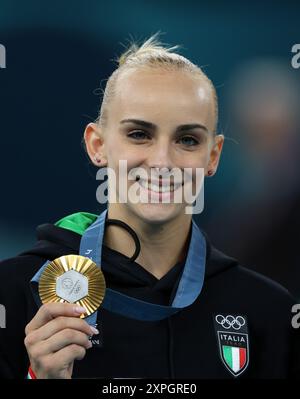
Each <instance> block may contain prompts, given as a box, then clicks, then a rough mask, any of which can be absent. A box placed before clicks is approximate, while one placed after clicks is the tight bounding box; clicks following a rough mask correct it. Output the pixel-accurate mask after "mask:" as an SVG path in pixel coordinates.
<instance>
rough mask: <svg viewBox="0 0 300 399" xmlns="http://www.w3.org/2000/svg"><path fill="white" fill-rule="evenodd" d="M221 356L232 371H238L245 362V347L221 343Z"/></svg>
mask: <svg viewBox="0 0 300 399" xmlns="http://www.w3.org/2000/svg"><path fill="white" fill-rule="evenodd" d="M223 356H224V359H225V361H226V363H227V365H228V366H229V367H230V369H231V370H232V371H233V372H234V373H238V372H239V371H240V370H241V369H242V368H243V367H244V366H245V364H246V360H247V352H246V348H238V347H234V346H226V345H223Z"/></svg>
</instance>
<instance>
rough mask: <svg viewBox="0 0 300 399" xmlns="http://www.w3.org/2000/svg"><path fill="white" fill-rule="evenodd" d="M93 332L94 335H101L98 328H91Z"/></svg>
mask: <svg viewBox="0 0 300 399" xmlns="http://www.w3.org/2000/svg"><path fill="white" fill-rule="evenodd" d="M91 331H92V334H93V335H98V334H99V330H97V328H95V327H91Z"/></svg>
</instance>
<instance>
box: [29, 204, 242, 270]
mask: <svg viewBox="0 0 300 399" xmlns="http://www.w3.org/2000/svg"><path fill="white" fill-rule="evenodd" d="M97 217H98V215H96V214H93V213H88V212H77V213H74V214H71V215H68V216H66V217H64V218H62V219H60V220H58V221H57V222H56V223H54V224H51V223H45V224H42V225H39V226H38V227H37V229H36V231H37V242H36V244H35V245H34V247H33V248H31V249H30V250H28V251H26V252H23V253H22V254H21V255H36V256H40V257H42V258H47V259H49V260H52V259H55V258H57V257H59V256H62V255H65V254H66V251H67V252H68V251H70V253H75V254H76V253H78V252H79V245H80V240H81V236H82V234H83V233H84V231H85V230H86V229H87V228H88V227H89V226H90V225H91V224H92V223H93V222H94V221H95V220H96V219H97ZM201 231H202V233H203V234H204V236H205V239H206V253H207V255H206V268H205V278H210V277H213V276H215V275H216V274H219V273H221V272H224V271H226V270H227V269H229V268H231V267H234V266H237V265H238V262H237V260H236V259H234V258H232V257H230V256H227V255H225V254H224V253H223V252H221V251H219V250H218V249H216V248H215V247H214V246H213V245H212V244H211V243H210V240H209V238H208V236H207V235H206V233H205V232H204V231H203V230H202V229H201Z"/></svg>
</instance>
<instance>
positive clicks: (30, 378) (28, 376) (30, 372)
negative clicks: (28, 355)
mask: <svg viewBox="0 0 300 399" xmlns="http://www.w3.org/2000/svg"><path fill="white" fill-rule="evenodd" d="M27 380H36V376H35V374H34V372H33V371H32V369H31V367H29V369H28V373H27Z"/></svg>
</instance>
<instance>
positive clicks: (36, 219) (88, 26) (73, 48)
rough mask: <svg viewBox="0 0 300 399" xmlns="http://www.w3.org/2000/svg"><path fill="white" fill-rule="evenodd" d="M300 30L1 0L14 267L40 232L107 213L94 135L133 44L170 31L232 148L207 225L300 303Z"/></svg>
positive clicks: (1, 88)
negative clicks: (297, 48) (200, 71)
mask: <svg viewBox="0 0 300 399" xmlns="http://www.w3.org/2000/svg"><path fill="white" fill-rule="evenodd" d="M297 3H298V4H297ZM299 18H300V5H299V2H296V1H285V2H279V1H272V2H271V1H270V2H263V1H259V2H249V4H246V3H245V2H239V3H238V2H232V1H230V0H229V1H226V2H225V1H205V2H200V1H199V2H195V1H194V0H193V1H192V0H185V1H172V2H171V1H166V0H161V1H142V2H141V1H134V0H131V1H110V2H104V1H100V0H98V1H96V0H88V1H86V2H83V1H57V0H52V1H44V2H38V1H26V2H19V1H8V0H7V1H3V0H0V43H1V44H3V45H4V46H5V48H6V57H7V59H6V68H5V69H0V105H1V107H0V132H1V147H0V148H1V157H0V166H1V172H0V173H1V186H0V187H1V207H0V238H1V240H0V258H1V259H4V258H7V257H11V256H14V255H15V254H17V253H19V252H22V251H23V250H25V249H27V248H28V247H30V246H31V245H32V244H33V242H34V240H35V227H36V225H38V224H41V223H45V222H54V221H56V220H58V219H60V218H61V217H62V216H64V215H66V214H69V213H73V212H78V211H89V212H95V213H98V212H99V211H100V210H101V208H100V207H99V204H98V203H97V201H96V196H95V194H96V188H97V186H98V184H99V182H97V181H96V179H95V173H96V170H95V169H94V168H93V166H91V165H90V163H89V161H88V159H87V157H86V155H85V153H84V150H83V147H82V145H81V138H82V134H83V131H84V127H85V125H86V124H87V123H89V122H90V121H93V120H94V119H95V118H96V117H97V112H98V108H99V104H100V100H101V98H100V95H99V90H97V89H99V87H102V88H103V87H104V86H105V80H106V79H107V78H108V76H109V75H110V74H111V72H112V71H113V70H114V67H115V64H114V62H112V59H114V58H115V57H116V56H117V55H118V54H119V53H120V52H122V50H123V45H122V44H126V43H127V39H129V38H130V37H131V36H132V37H134V38H135V39H138V40H142V39H145V38H147V37H149V36H150V35H151V34H153V33H155V32H157V31H158V30H160V31H162V32H164V34H163V35H162V37H161V39H162V41H164V42H166V43H168V44H170V45H175V44H181V45H182V46H183V49H182V50H181V54H183V55H184V56H186V57H188V58H190V59H191V60H192V61H193V62H194V63H197V64H198V65H200V66H203V68H204V71H205V72H206V73H207V75H208V76H209V77H210V78H211V79H212V81H213V82H214V84H215V86H216V87H217V92H218V96H219V106H220V122H219V132H220V133H224V134H225V137H226V141H225V147H224V151H223V155H222V160H221V163H220V167H219V170H218V173H217V174H216V175H215V176H214V177H213V178H211V179H208V180H207V181H206V187H205V209H204V212H203V213H202V214H201V215H198V216H197V217H196V220H197V222H198V223H199V224H200V225H201V227H202V228H203V229H204V230H206V232H207V233H208V234H209V236H210V239H211V241H212V242H213V243H214V244H215V245H216V246H217V247H218V248H219V249H221V250H223V251H225V252H226V253H228V254H229V255H231V256H234V257H237V258H238V259H239V260H240V261H241V263H243V264H244V265H245V266H247V267H250V268H252V269H254V270H257V271H260V272H262V273H264V274H266V275H268V276H270V277H272V278H274V279H275V280H277V281H279V282H280V283H282V284H283V285H285V286H286V287H287V288H288V289H290V291H292V292H293V293H294V294H295V295H297V296H299V297H300V252H299V250H298V247H299V245H300V242H299V228H300V210H299V208H300V207H299V205H300V177H299V172H298V171H299V159H300V158H299V152H300V151H299V150H300V145H299V125H300V123H299V104H300V100H299V93H300V90H299V88H300V86H299V82H300V69H294V68H292V66H291V58H292V53H291V48H292V46H293V45H294V44H295V43H300V28H299V26H300V24H299Z"/></svg>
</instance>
